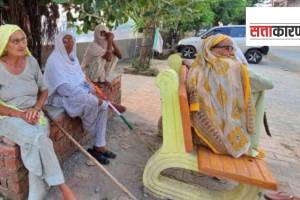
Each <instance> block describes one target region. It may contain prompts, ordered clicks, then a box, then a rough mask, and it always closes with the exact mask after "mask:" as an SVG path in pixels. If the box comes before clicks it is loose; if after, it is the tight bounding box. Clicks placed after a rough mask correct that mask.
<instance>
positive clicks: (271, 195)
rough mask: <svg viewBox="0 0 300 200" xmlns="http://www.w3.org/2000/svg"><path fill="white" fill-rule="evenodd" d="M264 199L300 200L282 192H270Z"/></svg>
mask: <svg viewBox="0 0 300 200" xmlns="http://www.w3.org/2000/svg"><path fill="white" fill-rule="evenodd" d="M264 197H265V198H266V199H267V200H300V198H299V197H295V196H293V195H290V194H287V193H285V192H282V191H277V192H268V193H266V194H264Z"/></svg>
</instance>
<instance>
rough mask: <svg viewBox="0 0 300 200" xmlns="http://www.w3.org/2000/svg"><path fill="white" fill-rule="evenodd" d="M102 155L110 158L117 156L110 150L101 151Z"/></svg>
mask: <svg viewBox="0 0 300 200" xmlns="http://www.w3.org/2000/svg"><path fill="white" fill-rule="evenodd" d="M101 154H102V155H103V156H104V157H106V158H111V159H115V158H116V157H117V155H116V154H115V153H113V152H111V151H105V152H103V153H101Z"/></svg>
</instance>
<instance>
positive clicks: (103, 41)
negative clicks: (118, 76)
mask: <svg viewBox="0 0 300 200" xmlns="http://www.w3.org/2000/svg"><path fill="white" fill-rule="evenodd" d="M113 39H114V35H113V34H112V33H111V32H109V31H108V29H107V27H105V26H104V25H102V24H99V25H98V26H96V28H95V32H94V41H93V42H92V43H91V44H90V45H89V46H88V48H87V50H86V52H85V55H84V57H83V60H82V63H81V67H82V68H83V69H84V71H85V74H86V76H87V77H88V78H89V79H90V80H91V81H93V82H104V83H107V82H109V81H108V80H109V79H110V77H109V75H110V72H111V71H113V69H114V67H115V66H116V64H117V62H118V59H120V58H121V57H122V55H121V52H120V50H119V48H118V46H117V45H116V43H115V42H114V40H113ZM110 81H111V80H110Z"/></svg>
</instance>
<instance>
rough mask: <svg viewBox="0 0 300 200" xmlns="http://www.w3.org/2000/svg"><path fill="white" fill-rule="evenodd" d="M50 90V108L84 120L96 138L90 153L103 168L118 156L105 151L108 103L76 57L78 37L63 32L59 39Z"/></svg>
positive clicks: (48, 71)
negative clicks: (63, 110) (87, 79)
mask: <svg viewBox="0 0 300 200" xmlns="http://www.w3.org/2000/svg"><path fill="white" fill-rule="evenodd" d="M44 78H45V82H46V84H47V86H48V89H49V99H48V104H50V105H52V106H56V107H63V108H64V109H65V110H66V112H67V113H68V115H70V116H71V117H80V118H81V120H82V123H83V127H84V129H86V130H88V132H90V133H91V134H93V136H94V137H95V146H94V148H93V149H89V152H90V153H91V154H92V155H93V156H94V157H95V158H96V159H97V160H98V161H99V162H100V163H102V164H109V160H108V158H115V157H116V155H115V154H114V153H113V152H111V151H108V150H107V149H106V148H105V145H106V141H105V136H106V124H107V117H108V116H107V113H108V103H107V102H106V101H104V100H102V99H101V98H98V97H97V96H96V95H95V94H94V87H93V86H92V85H91V84H90V83H89V82H88V81H86V79H85V75H84V73H83V72H82V69H81V67H80V64H79V62H78V59H77V56H76V43H75V37H74V36H73V35H72V34H71V33H69V32H61V33H59V34H58V35H57V37H56V39H55V48H54V51H53V52H52V53H51V55H50V56H49V58H48V60H47V63H46V68H45V74H44Z"/></svg>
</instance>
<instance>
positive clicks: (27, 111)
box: [0, 24, 76, 200]
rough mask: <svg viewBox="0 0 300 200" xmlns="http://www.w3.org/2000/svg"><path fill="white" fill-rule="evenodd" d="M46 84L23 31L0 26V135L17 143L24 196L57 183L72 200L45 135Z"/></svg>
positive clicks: (40, 192)
mask: <svg viewBox="0 0 300 200" xmlns="http://www.w3.org/2000/svg"><path fill="white" fill-rule="evenodd" d="M47 96H48V91H47V87H46V86H45V84H44V83H43V80H42V73H41V71H40V68H39V65H38V63H37V61H36V60H35V59H34V58H33V57H32V56H31V55H30V52H29V51H28V48H27V39H26V35H25V33H24V32H23V31H22V30H21V29H20V28H19V27H18V26H16V25H9V24H7V25H2V26H0V136H5V137H7V138H9V139H10V140H12V141H13V142H15V143H16V144H18V145H19V146H20V149H21V159H22V161H23V163H24V166H25V168H26V169H27V170H28V171H29V174H28V176H29V196H28V199H32V200H38V199H40V200H42V199H44V197H45V194H46V185H45V182H46V183H47V184H48V185H49V186H59V188H60V190H61V191H62V193H63V196H64V199H76V198H75V196H74V194H73V193H72V191H71V190H70V188H69V187H68V186H67V185H66V184H65V183H64V176H63V173H62V170H61V168H60V166H59V163H58V160H57V157H56V155H55V153H54V150H53V145H52V141H51V140H50V139H49V138H48V135H49V123H48V120H47V119H46V118H45V117H44V115H43V112H42V107H43V105H44V102H45V100H46V99H47Z"/></svg>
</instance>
